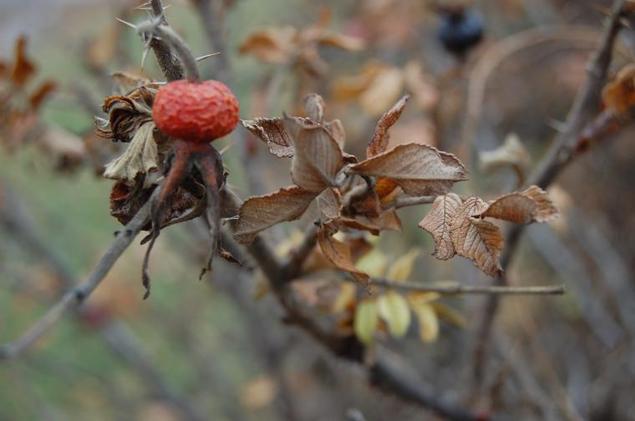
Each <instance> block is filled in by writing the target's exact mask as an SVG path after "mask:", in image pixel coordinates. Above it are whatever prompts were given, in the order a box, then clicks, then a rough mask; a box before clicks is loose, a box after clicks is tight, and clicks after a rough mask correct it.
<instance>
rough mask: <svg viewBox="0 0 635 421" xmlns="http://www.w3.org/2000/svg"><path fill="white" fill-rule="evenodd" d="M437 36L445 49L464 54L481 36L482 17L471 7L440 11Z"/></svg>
mask: <svg viewBox="0 0 635 421" xmlns="http://www.w3.org/2000/svg"><path fill="white" fill-rule="evenodd" d="M438 37H439V40H440V41H441V43H442V44H443V46H444V47H445V48H446V50H448V51H450V52H451V53H454V54H456V55H464V54H465V53H466V52H467V51H468V50H469V49H470V48H472V47H474V46H475V45H476V44H478V43H479V41H481V39H482V38H483V18H482V16H481V15H480V14H479V13H478V12H476V11H475V10H472V9H461V10H454V11H451V12H450V11H447V12H442V15H441V25H440V26H439V31H438Z"/></svg>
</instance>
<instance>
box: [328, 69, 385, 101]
mask: <svg viewBox="0 0 635 421" xmlns="http://www.w3.org/2000/svg"><path fill="white" fill-rule="evenodd" d="M382 68H383V66H382V65H381V64H379V63H369V64H367V65H366V66H364V68H363V69H362V71H361V73H359V74H357V75H353V76H345V77H340V78H338V79H335V81H334V82H333V84H332V85H331V96H332V97H333V99H335V100H336V101H351V100H356V99H358V98H359V97H360V95H362V94H363V93H364V91H366V89H368V87H369V86H370V84H371V83H372V82H373V80H374V79H375V77H376V76H377V75H378V74H379V73H380V72H381V70H382Z"/></svg>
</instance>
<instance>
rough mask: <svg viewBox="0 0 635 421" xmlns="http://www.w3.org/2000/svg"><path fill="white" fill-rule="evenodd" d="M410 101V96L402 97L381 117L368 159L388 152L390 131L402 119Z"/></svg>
mask: <svg viewBox="0 0 635 421" xmlns="http://www.w3.org/2000/svg"><path fill="white" fill-rule="evenodd" d="M409 99H410V96H409V95H404V96H402V97H401V99H400V100H399V101H397V103H396V104H395V105H393V106H392V108H391V109H389V110H388V111H386V112H385V113H384V114H383V115H382V116H381V118H380V119H379V121H378V122H377V126H376V127H375V133H373V137H372V139H371V140H370V142H369V143H368V147H367V148H366V157H367V158H372V157H373V156H375V155H379V154H380V153H382V152H386V149H387V148H388V141H389V140H390V134H389V133H388V131H389V130H390V128H391V127H392V126H393V125H394V124H395V123H396V122H397V120H399V117H401V113H402V112H403V110H404V108H405V107H406V103H407V102H408V100H409Z"/></svg>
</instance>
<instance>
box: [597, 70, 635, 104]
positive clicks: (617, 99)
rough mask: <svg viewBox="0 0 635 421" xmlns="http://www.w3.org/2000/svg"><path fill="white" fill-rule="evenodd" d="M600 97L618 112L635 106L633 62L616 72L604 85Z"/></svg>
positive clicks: (634, 71)
mask: <svg viewBox="0 0 635 421" xmlns="http://www.w3.org/2000/svg"><path fill="white" fill-rule="evenodd" d="M602 99H603V100H604V103H605V104H606V106H607V107H609V108H611V109H612V110H613V111H615V112H616V113H618V114H622V113H625V112H627V111H628V110H629V109H630V108H632V107H633V106H635V64H629V65H627V66H625V67H624V68H623V69H622V70H620V71H619V72H618V73H617V75H616V76H615V79H613V80H612V81H611V82H609V83H608V84H607V85H606V86H605V87H604V90H603V91H602Z"/></svg>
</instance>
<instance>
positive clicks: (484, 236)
mask: <svg viewBox="0 0 635 421" xmlns="http://www.w3.org/2000/svg"><path fill="white" fill-rule="evenodd" d="M487 207H488V205H487V203H485V202H484V201H483V200H482V199H480V198H478V197H470V198H467V199H466V200H465V201H463V204H462V205H461V207H460V208H459V209H458V210H457V213H456V216H455V217H454V220H453V222H452V224H451V226H450V237H451V238H452V244H453V245H454V249H455V251H456V253H457V254H458V255H460V256H463V257H466V258H468V259H470V260H472V261H473V262H474V264H476V266H477V267H478V268H479V269H481V270H482V271H483V272H485V273H486V274H487V275H490V276H497V275H499V274H500V273H501V272H502V268H501V266H500V262H499V256H500V252H501V250H502V248H503V235H502V233H501V230H500V228H498V227H497V226H496V225H494V224H492V223H491V222H488V221H484V220H482V219H480V218H477V217H475V216H474V215H479V214H481V213H482V212H483V211H485V210H486V209H487Z"/></svg>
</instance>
